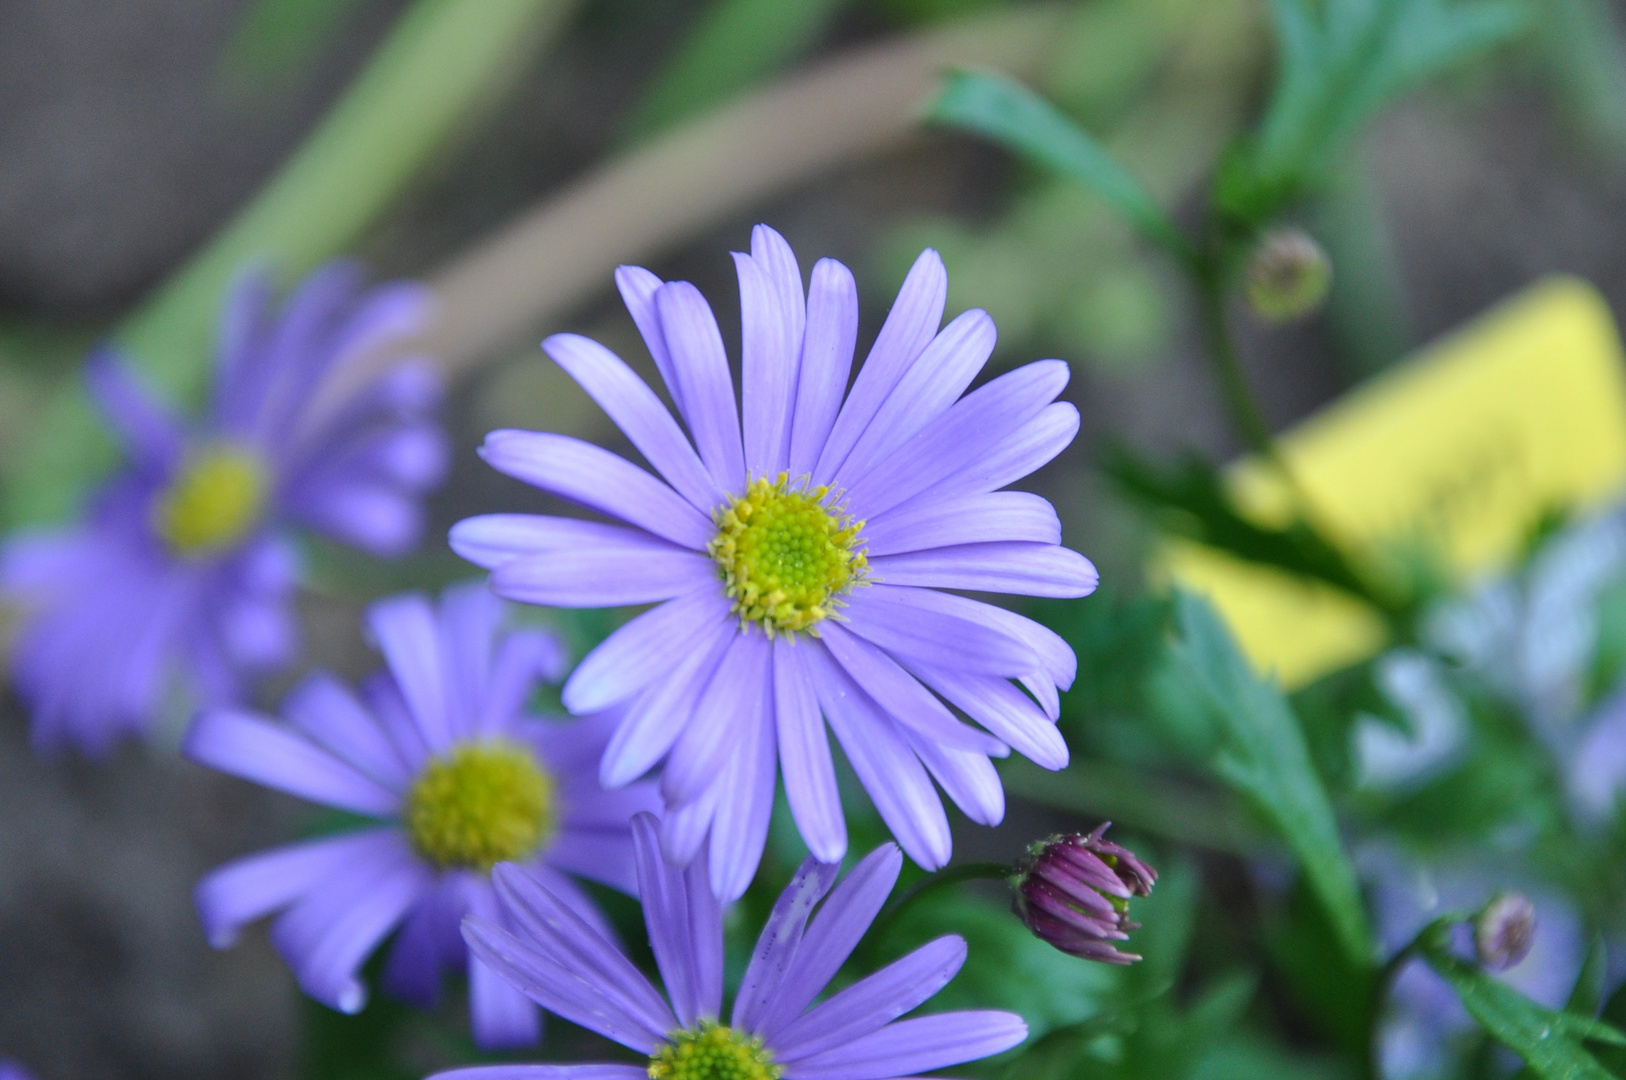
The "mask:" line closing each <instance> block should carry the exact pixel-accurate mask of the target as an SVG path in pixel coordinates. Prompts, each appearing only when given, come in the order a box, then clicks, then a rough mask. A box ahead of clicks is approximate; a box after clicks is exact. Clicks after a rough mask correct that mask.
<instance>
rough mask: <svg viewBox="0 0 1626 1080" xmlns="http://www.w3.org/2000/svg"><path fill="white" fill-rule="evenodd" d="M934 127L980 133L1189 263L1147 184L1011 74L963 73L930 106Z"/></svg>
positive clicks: (1183, 244)
mask: <svg viewBox="0 0 1626 1080" xmlns="http://www.w3.org/2000/svg"><path fill="white" fill-rule="evenodd" d="M926 119H927V120H928V121H931V122H933V123H938V124H944V125H947V126H951V127H958V128H963V129H964V130H966V131H974V132H976V133H977V134H979V135H982V136H984V137H986V138H988V139H991V140H993V141H994V142H997V143H999V144H1000V145H1001V146H1004V147H1005V148H1006V149H1008V150H1011V151H1013V152H1015V153H1017V154H1019V155H1021V156H1022V157H1024V158H1026V159H1027V160H1029V161H1032V162H1034V163H1035V164H1038V165H1043V166H1045V167H1046V168H1049V169H1054V170H1055V171H1056V172H1059V173H1061V174H1062V175H1063V176H1067V177H1070V178H1072V179H1074V180H1077V181H1078V182H1079V183H1081V184H1083V185H1084V186H1085V187H1087V188H1089V189H1090V190H1091V191H1093V192H1095V193H1096V194H1097V195H1099V196H1100V197H1101V198H1103V199H1105V200H1106V201H1107V202H1108V203H1109V204H1110V205H1111V206H1112V207H1113V208H1114V209H1116V210H1117V211H1118V212H1119V213H1121V214H1123V215H1124V217H1125V218H1127V219H1128V220H1129V222H1130V224H1132V225H1134V226H1135V228H1137V229H1139V230H1140V232H1141V233H1142V235H1144V236H1145V237H1146V238H1147V239H1149V240H1151V241H1153V242H1154V243H1156V244H1158V245H1160V246H1161V247H1163V248H1164V249H1165V250H1166V251H1168V252H1169V253H1170V254H1172V255H1173V256H1175V257H1176V258H1177V259H1180V260H1182V261H1189V260H1190V258H1191V253H1190V247H1189V245H1188V244H1187V243H1186V240H1185V237H1183V236H1181V235H1180V231H1179V230H1178V229H1176V228H1175V226H1174V222H1172V221H1170V220H1169V217H1168V215H1167V214H1165V213H1164V212H1163V209H1162V207H1160V206H1158V205H1157V202H1156V201H1155V200H1153V198H1152V196H1151V193H1150V192H1148V191H1147V190H1146V186H1145V185H1144V184H1142V183H1141V182H1140V179H1139V178H1138V177H1136V176H1135V174H1134V173H1132V172H1130V171H1129V169H1128V168H1126V167H1125V166H1124V165H1123V164H1122V163H1121V162H1119V161H1118V160H1117V159H1116V158H1114V157H1113V156H1112V155H1111V154H1109V153H1107V151H1106V150H1105V149H1104V148H1103V147H1102V146H1101V144H1100V143H1099V142H1097V141H1096V140H1095V139H1094V138H1093V137H1092V136H1091V135H1090V134H1089V133H1088V132H1086V131H1084V130H1083V129H1082V128H1080V127H1079V126H1078V125H1077V124H1075V123H1074V122H1073V121H1072V120H1071V119H1069V118H1068V117H1067V116H1065V115H1063V114H1062V112H1061V111H1060V110H1059V109H1057V108H1056V107H1055V106H1054V105H1052V104H1050V102H1048V101H1046V100H1045V99H1044V98H1042V97H1040V96H1039V95H1038V94H1036V93H1034V92H1033V91H1032V90H1029V89H1028V88H1027V87H1025V86H1023V85H1021V84H1020V83H1017V82H1015V81H1013V80H1011V79H1009V78H1007V77H1005V76H1003V75H994V74H985V73H981V72H957V73H955V74H953V75H951V76H949V79H948V82H947V83H946V85H945V86H944V88H943V92H942V93H941V94H939V95H938V97H937V99H936V100H935V101H933V102H932V103H931V105H930V106H928V107H927V110H926Z"/></svg>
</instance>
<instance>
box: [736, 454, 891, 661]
mask: <svg viewBox="0 0 1626 1080" xmlns="http://www.w3.org/2000/svg"><path fill="white" fill-rule="evenodd" d="M827 500H829V501H827ZM863 527H864V523H863V522H862V521H856V522H855V521H853V519H852V518H851V517H850V516H849V515H847V514H845V513H843V512H842V509H841V507H840V505H839V504H838V503H836V502H835V501H834V500H831V499H830V489H829V488H827V487H822V486H821V487H812V488H810V487H805V486H796V487H793V486H791V483H790V479H789V475H788V474H786V473H780V474H779V475H778V477H776V478H774V479H773V480H769V479H768V478H767V477H758V478H757V479H755V480H753V481H751V483H750V485H749V486H748V487H747V488H746V489H745V494H744V495H742V496H740V497H739V498H736V499H731V500H730V501H729V504H728V505H727V506H726V507H724V508H722V509H720V510H719V511H718V512H717V535H716V536H715V537H714V538H713V539H712V541H711V544H710V545H709V547H708V549H707V550H708V551H710V553H711V557H712V558H713V559H716V560H717V566H718V568H719V571H720V572H721V574H722V578H723V582H724V587H725V589H726V591H727V593H728V595H729V598H730V599H732V600H733V601H734V611H735V612H736V613H737V614H738V615H739V617H740V620H741V622H755V623H760V624H761V625H762V628H763V629H764V630H766V631H767V632H768V636H770V637H772V636H773V635H774V634H775V633H778V632H795V631H798V630H811V629H812V628H813V627H814V626H816V625H818V623H820V622H821V621H823V620H824V619H826V618H828V617H829V616H830V614H831V612H832V611H833V610H834V609H835V608H836V607H838V606H839V605H840V601H839V599H838V598H839V597H840V596H841V594H843V593H845V592H847V591H848V590H849V589H851V588H852V587H853V586H854V585H856V584H858V583H859V582H861V581H862V579H863V576H864V571H865V569H866V567H867V562H866V560H865V557H864V551H863V547H862V544H861V542H860V540H859V533H860V532H861V531H862V530H863Z"/></svg>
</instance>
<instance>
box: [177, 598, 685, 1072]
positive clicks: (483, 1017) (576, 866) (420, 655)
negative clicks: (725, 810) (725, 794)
mask: <svg viewBox="0 0 1626 1080" xmlns="http://www.w3.org/2000/svg"><path fill="white" fill-rule="evenodd" d="M502 608H503V604H502V602H501V601H500V600H498V599H497V598H496V597H494V596H492V595H491V594H490V593H489V592H487V591H486V590H485V588H484V587H483V586H481V585H464V586H460V587H457V588H454V589H450V590H448V591H447V592H446V594H445V596H444V597H443V598H442V600H441V602H440V607H439V610H438V611H436V610H435V609H434V608H433V607H431V605H430V603H429V602H428V600H426V599H425V598H423V597H421V596H415V595H408V596H401V597H396V598H393V599H390V600H384V601H380V602H379V603H377V604H375V605H374V606H373V608H372V610H371V611H370V613H369V617H368V625H369V627H370V629H371V632H372V635H373V637H374V639H375V640H376V642H377V644H378V647H379V649H380V650H381V651H382V652H383V653H384V659H385V661H386V663H387V664H388V671H387V672H380V673H379V674H378V675H377V676H375V677H374V678H373V679H372V680H370V681H369V682H367V683H365V684H364V685H363V687H362V695H361V698H360V699H358V698H357V696H356V695H355V694H353V693H352V692H351V691H350V690H349V689H348V688H347V687H346V686H344V685H343V684H342V683H340V682H339V681H338V680H337V679H335V678H333V677H332V676H330V675H326V674H317V675H313V676H311V677H310V678H309V679H307V680H306V681H305V682H304V683H303V684H301V685H300V686H299V687H298V688H297V689H295V690H294V692H293V693H292V694H290V695H289V697H288V699H287V701H286V702H284V704H283V715H284V718H285V721H286V722H284V723H278V722H276V721H273V720H271V719H268V718H265V717H260V716H256V715H253V714H250V713H246V712H242V711H238V710H235V709H217V710H212V711H209V712H206V713H204V714H203V715H201V716H200V717H199V718H198V720H197V722H196V723H195V724H194V725H193V726H192V729H191V731H190V732H189V733H188V735H187V741H186V747H185V749H186V753H187V755H188V756H190V757H191V758H192V759H193V760H195V761H199V762H201V763H203V764H205V765H209V766H211V767H213V768H216V769H219V770H221V771H222V772H227V773H231V774H233V775H236V776H241V777H244V778H245V779H249V780H254V781H257V782H259V783H261V784H265V785H266V786H268V787H274V788H277V789H279V790H281V791H286V792H289V793H290V794H294V795H298V796H301V797H303V798H306V799H310V800H312V801H314V802H319V803H322V804H324V805H326V806H331V807H335V808H337V809H339V810H345V811H349V812H350V813H354V814H362V815H365V816H367V817H372V818H378V819H381V820H380V823H379V824H378V825H377V826H375V827H372V828H363V829H358V830H354V831H350V832H345V833H342V834H340V835H338V836H333V837H327V838H323V839H319V840H309V841H305V842H302V843H297V844H292V845H289V846H287V847H282V848H278V849H276V850H273V851H269V852H265V853H263V854H259V855H252V856H249V857H247V858H244V859H240V860H238V861H236V862H234V863H230V864H228V865H227V866H224V867H222V868H220V869H219V870H216V871H214V872H213V873H212V874H210V875H209V876H208V877H206V878H205V879H204V880H203V882H202V883H201V884H200V885H199V886H198V892H197V901H198V913H199V915H200V917H201V918H202V921H203V926H204V929H205V931H206V932H207V933H208V935H209V940H210V941H211V942H212V943H213V944H214V945H216V946H217V947H225V946H227V945H229V944H231V943H232V941H233V940H234V939H235V938H236V935H237V932H238V930H239V929H240V928H241V927H242V926H243V925H244V924H245V923H248V922H251V921H253V920H255V919H258V918H261V917H262V916H265V915H270V914H273V913H276V912H281V914H280V915H279V916H278V918H277V920H276V922H275V923H274V924H273V925H272V928H271V940H272V942H273V944H275V945H276V947H277V949H278V951H279V952H281V954H282V956H283V959H285V960H286V961H287V962H288V966H289V967H290V968H291V969H292V970H293V972H294V975H295V976H296V977H297V978H298V980H299V984H300V986H301V987H303V988H304V990H305V992H306V993H308V994H310V995H311V996H312V997H314V998H316V999H317V1000H318V1001H321V1002H324V1003H325V1004H328V1005H330V1006H332V1007H333V1008H336V1009H342V1010H344V1011H347V1012H354V1011H355V1010H357V1009H359V1008H361V1007H362V1005H363V1004H364V1003H365V998H366V991H365V987H364V986H363V985H362V982H361V980H360V979H359V978H358V976H357V972H358V970H359V968H360V967H361V965H362V963H363V962H364V961H365V960H366V958H367V957H368V955H369V954H371V953H372V951H373V949H374V948H375V947H376V946H377V945H378V944H379V942H381V941H383V940H384V938H385V936H386V935H388V934H389V933H390V932H391V931H392V930H394V929H395V928H396V927H397V926H399V927H400V929H401V932H400V934H399V936H398V937H397V939H396V942H395V945H394V947H393V949H392V951H391V953H390V956H389V960H388V963H387V965H386V967H385V971H384V984H385V986H386V988H387V989H389V990H391V991H392V992H393V993H395V994H397V995H399V996H401V997H403V998H405V999H406V1000H408V1001H411V1002H413V1003H415V1004H419V1005H423V1006H429V1005H432V1004H433V1003H434V1001H435V999H436V997H437V994H438V992H439V987H440V981H441V975H442V973H443V971H444V970H445V969H447V968H453V967H459V966H464V965H467V968H468V974H469V1007H470V1013H471V1016H472V1020H473V1025H474V1034H475V1038H476V1040H477V1041H478V1042H480V1043H481V1044H482V1045H485V1046H514V1045H524V1044H527V1043H531V1042H535V1041H536V1039H537V1038H538V1037H539V1036H540V1032H541V1029H540V1022H541V1021H540V1017H539V1016H538V1015H537V1013H536V1010H535V1009H534V1008H532V1006H531V1005H530V1003H529V1002H528V1001H526V1000H525V998H524V997H523V996H522V995H520V994H518V993H517V992H515V991H514V990H513V989H511V988H510V987H509V986H507V985H506V984H505V983H503V982H502V981H501V980H500V979H498V978H496V977H495V976H494V975H493V973H492V972H491V971H490V970H488V969H487V968H485V967H484V966H482V965H481V964H479V963H478V962H476V961H474V960H472V959H470V958H469V957H468V954H467V951H466V949H465V948H464V946H463V940H462V938H461V937H459V935H458V923H459V922H460V921H461V920H462V918H463V916H464V915H466V914H468V913H470V912H474V913H476V914H479V915H483V916H486V917H487V918H493V919H497V918H500V917H501V916H500V915H499V913H498V911H497V907H496V901H495V898H494V895H493V893H492V889H491V868H492V866H493V865H495V864H496V863H498V862H502V861H505V860H512V861H516V862H523V863H525V864H526V865H527V866H528V867H529V869H530V871H531V872H532V873H534V874H535V875H537V878H538V879H539V880H542V881H545V882H547V883H548V887H549V888H550V889H551V890H553V893H554V894H555V895H556V896H559V897H560V898H562V901H563V902H565V903H567V904H568V905H569V906H570V908H571V910H572V911H573V912H574V913H575V915H576V917H578V918H579V919H581V920H582V921H583V924H584V925H591V926H594V927H596V928H597V929H598V930H599V931H600V932H602V933H609V932H610V931H609V930H608V928H607V926H606V924H605V923H604V922H603V920H602V918H601V917H600V915H599V914H598V912H597V909H596V908H595V907H594V905H593V903H592V901H591V900H590V899H589V898H588V897H587V895H586V894H585V893H584V892H582V890H581V889H580V887H579V886H577V885H576V884H575V883H574V882H573V881H572V880H571V879H570V877H569V876H567V875H569V874H577V875H580V876H581V877H585V878H589V879H591V880H594V881H598V882H602V883H604V884H606V885H610V886H613V887H615V888H618V889H621V890H623V891H628V892H630V891H632V890H633V888H634V886H635V880H634V873H633V854H632V837H631V834H630V832H629V831H628V828H629V827H628V821H629V820H630V819H631V817H632V816H633V815H634V814H635V813H637V812H639V811H640V810H644V809H647V808H650V807H653V806H657V805H658V804H659V797H658V794H657V793H656V791H655V790H654V785H653V784H648V783H644V784H634V785H631V786H629V787H627V788H625V789H623V790H621V791H615V792H606V791H604V790H602V789H601V788H600V787H599V785H598V780H597V777H596V776H595V775H594V770H593V763H594V762H595V761H596V760H597V759H598V757H599V755H600V754H601V753H603V750H604V745H605V742H606V740H607V739H608V737H609V732H610V726H611V724H612V722H613V721H611V720H609V719H607V718H589V719H584V720H575V721H569V722H550V721H548V720H544V719H539V718H536V717H532V716H530V715H529V714H528V713H527V711H526V707H525V702H526V698H527V697H528V696H529V695H530V694H531V692H532V691H533V690H534V689H535V687H536V684H537V682H538V681H539V680H543V679H546V680H553V679H557V678H558V677H559V676H560V675H562V674H563V671H564V661H565V658H564V654H563V650H562V649H561V647H560V645H559V642H558V641H557V639H555V638H554V637H553V636H552V635H551V634H548V633H546V632H543V631H540V630H516V631H511V632H506V633H505V632H503V630H502V628H501V625H500V624H501V621H502V618H503V610H502Z"/></svg>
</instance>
